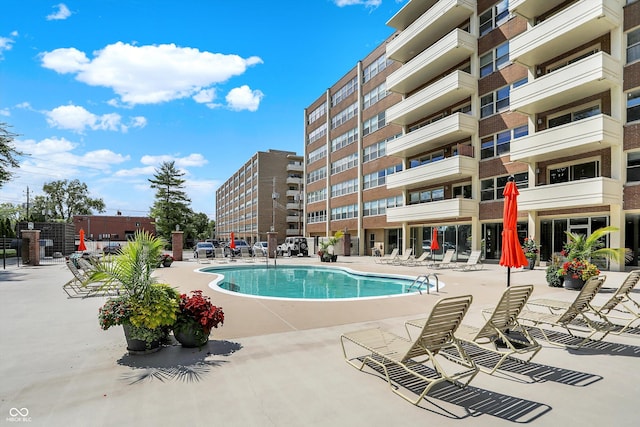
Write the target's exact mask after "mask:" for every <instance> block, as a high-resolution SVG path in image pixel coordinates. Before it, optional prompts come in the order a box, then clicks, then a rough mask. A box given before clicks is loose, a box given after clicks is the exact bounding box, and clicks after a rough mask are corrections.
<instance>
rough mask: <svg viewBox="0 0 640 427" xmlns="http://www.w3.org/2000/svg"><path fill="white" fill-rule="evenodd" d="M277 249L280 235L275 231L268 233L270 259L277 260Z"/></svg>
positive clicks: (268, 254)
mask: <svg viewBox="0 0 640 427" xmlns="http://www.w3.org/2000/svg"><path fill="white" fill-rule="evenodd" d="M277 249H278V233H277V232H275V231H269V232H267V256H268V257H269V258H275V257H276V250H277Z"/></svg>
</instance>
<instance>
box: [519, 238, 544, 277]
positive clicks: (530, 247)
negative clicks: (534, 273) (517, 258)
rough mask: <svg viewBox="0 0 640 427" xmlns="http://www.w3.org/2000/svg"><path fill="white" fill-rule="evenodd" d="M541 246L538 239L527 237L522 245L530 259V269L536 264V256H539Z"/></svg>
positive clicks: (525, 254)
mask: <svg viewBox="0 0 640 427" xmlns="http://www.w3.org/2000/svg"><path fill="white" fill-rule="evenodd" d="M539 248H540V246H539V245H538V244H536V241H535V240H533V239H531V238H529V237H525V238H524V244H523V245H522V249H523V251H524V256H526V257H527V259H528V260H529V270H533V267H534V266H535V264H536V258H537V257H538V252H540V249H539Z"/></svg>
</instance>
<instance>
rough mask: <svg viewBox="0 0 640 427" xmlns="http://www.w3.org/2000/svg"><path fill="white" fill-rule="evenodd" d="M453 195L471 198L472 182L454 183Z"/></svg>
mask: <svg viewBox="0 0 640 427" xmlns="http://www.w3.org/2000/svg"><path fill="white" fill-rule="evenodd" d="M452 190H453V197H454V198H455V197H461V198H463V199H470V198H471V184H464V185H454V186H453V188H452Z"/></svg>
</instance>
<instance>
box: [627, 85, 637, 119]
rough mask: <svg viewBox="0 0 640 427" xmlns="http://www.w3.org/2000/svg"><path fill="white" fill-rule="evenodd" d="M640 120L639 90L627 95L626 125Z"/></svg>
mask: <svg viewBox="0 0 640 427" xmlns="http://www.w3.org/2000/svg"><path fill="white" fill-rule="evenodd" d="M636 120H640V89H639V90H635V91H633V92H629V93H628V94H627V123H630V122H635V121H636Z"/></svg>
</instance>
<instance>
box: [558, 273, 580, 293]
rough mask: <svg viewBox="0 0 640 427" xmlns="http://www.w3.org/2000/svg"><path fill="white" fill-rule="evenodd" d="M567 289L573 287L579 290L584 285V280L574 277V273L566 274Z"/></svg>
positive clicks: (565, 283)
mask: <svg viewBox="0 0 640 427" xmlns="http://www.w3.org/2000/svg"><path fill="white" fill-rule="evenodd" d="M563 286H564V288H565V289H572V290H575V291H579V290H580V289H582V287H583V286H584V280H582V279H580V278H577V279H576V278H574V277H573V276H572V275H565V276H564V284H563Z"/></svg>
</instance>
